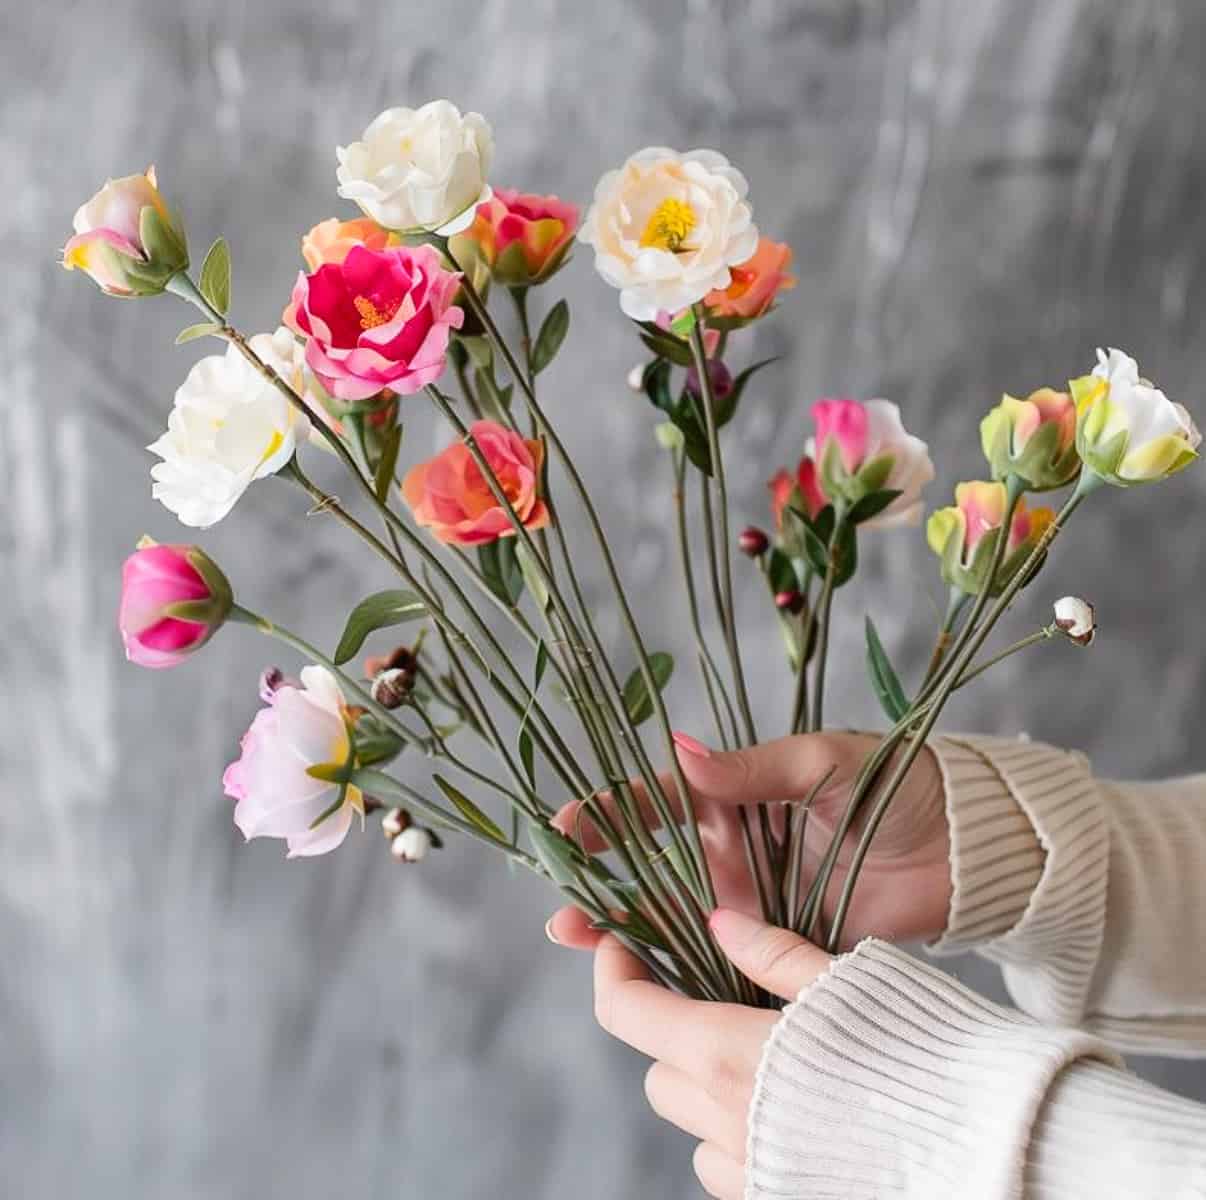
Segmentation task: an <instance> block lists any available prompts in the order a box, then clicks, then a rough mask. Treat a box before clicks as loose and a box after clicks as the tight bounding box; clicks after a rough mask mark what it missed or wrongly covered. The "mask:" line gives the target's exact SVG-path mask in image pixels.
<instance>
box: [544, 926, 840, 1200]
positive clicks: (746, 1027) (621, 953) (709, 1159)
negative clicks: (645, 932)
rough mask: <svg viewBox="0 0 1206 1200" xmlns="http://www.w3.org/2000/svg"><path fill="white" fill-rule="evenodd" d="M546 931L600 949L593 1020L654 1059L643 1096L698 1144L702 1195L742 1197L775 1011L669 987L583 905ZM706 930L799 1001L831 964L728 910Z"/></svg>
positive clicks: (740, 962)
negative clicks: (757, 1086) (692, 996)
mask: <svg viewBox="0 0 1206 1200" xmlns="http://www.w3.org/2000/svg"><path fill="white" fill-rule="evenodd" d="M549 925H550V928H555V929H556V930H557V933H558V934H559V935H563V936H564V937H565V940H566V941H567V942H568V943H569V944H572V945H574V946H576V947H580V948H583V949H585V948H588V947H590V946H593V947H594V949H595V1017H596V1019H597V1020H598V1022H599V1024H600V1025H601V1026H602V1027H603V1028H604V1029H605V1030H607V1032H608V1033H610V1034H611V1035H612V1036H613V1037H617V1038H619V1039H620V1040H621V1041H623V1042H627V1043H628V1044H629V1045H630V1046H632V1047H634V1048H635V1049H637V1050H639V1051H640V1052H641V1053H642V1054H646V1055H648V1056H649V1057H650V1058H652V1059H653V1060H654V1063H653V1066H651V1067H650V1068H649V1072H648V1074H646V1076H645V1095H646V1097H647V1098H648V1100H649V1104H650V1106H651V1107H652V1108H653V1111H654V1112H655V1113H657V1115H658V1116H659V1117H662V1118H663V1119H664V1120H666V1121H669V1122H670V1123H671V1124H673V1125H677V1126H678V1127H679V1129H681V1130H682V1131H683V1132H684V1133H688V1134H690V1135H691V1136H692V1137H694V1138H697V1139H698V1140H699V1146H698V1147H697V1148H696V1151H695V1174H696V1175H697V1176H698V1177H699V1182H700V1183H701V1184H702V1185H703V1188H704V1190H705V1191H706V1192H707V1193H708V1194H709V1195H711V1196H715V1197H717V1198H718V1200H742V1196H743V1195H744V1189H745V1144H746V1119H747V1115H748V1111H749V1105H750V1099H751V1097H752V1096H753V1093H754V1078H755V1076H756V1075H757V1072H758V1064H759V1063H760V1062H761V1060H762V1048H763V1046H764V1045H765V1044H766V1039H767V1038H768V1037H769V1036H770V1031H771V1029H772V1028H773V1027H774V1025H775V1022H776V1021H777V1020H778V1019H779V1017H778V1013H774V1012H769V1011H766V1010H764V1009H757V1008H746V1007H744V1006H743V1005H740V1004H719V1003H715V1002H708V1001H700V1000H688V999H686V998H685V997H683V996H678V995H675V994H674V993H673V992H670V991H667V990H666V989H665V988H664V987H662V986H661V985H659V984H657V983H654V982H653V981H652V979H651V978H650V976H649V974H648V972H647V971H646V970H645V968H644V967H643V966H642V964H641V962H640V961H639V960H638V959H637V958H636V957H635V956H634V955H632V954H630V953H629V952H628V951H627V950H625V949H624V947H623V946H621V945H620V943H619V942H618V941H617V940H616V939H615V938H614V937H612V936H611V935H606V936H604V935H602V934H599V933H597V932H595V931H594V930H592V929H591V928H590V926H589V923H588V919H587V918H586V917H584V916H583V915H582V914H581V913H580V912H579V911H578V910H577V909H572V908H571V909H563V910H561V912H559V913H558V914H557V916H556V917H555V918H554V920H553V921H550V923H549ZM709 925H710V926H711V929H712V934H713V936H714V937H715V939H716V942H717V944H718V945H719V946H720V948H721V950H723V951H724V953H725V954H726V955H727V956H728V957H729V958H730V959H731V960H732V962H733V964H734V965H735V966H736V967H737V968H738V969H739V970H740V971H742V972H743V973H744V974H745V975H748V976H749V978H750V979H752V980H753V981H754V982H755V983H757V984H760V985H761V986H762V987H764V988H765V989H766V990H767V991H769V992H771V993H773V994H774V995H776V996H781V997H782V998H783V999H784V1000H794V999H795V998H796V996H798V995H799V993H800V991H801V990H802V989H803V988H805V987H807V986H808V985H809V984H810V983H812V982H813V981H814V980H815V979H816V978H817V977H818V976H819V975H821V974H822V973H823V972H824V971H825V969H826V967H827V966H828V964H829V962H830V957H829V955H827V954H826V953H825V952H824V951H822V950H818V949H817V948H816V947H815V946H813V945H812V944H811V943H810V942H806V941H804V939H803V938H799V937H797V936H796V935H795V934H794V933H790V932H788V931H787V930H785V929H776V928H774V927H773V926H770V925H765V924H763V923H762V922H761V921H758V920H755V919H754V918H753V917H748V916H746V915H745V914H743V913H739V912H734V911H733V910H731V909H723V908H722V909H717V911H716V912H715V913H713V914H712V918H711V920H710V922H709ZM551 936H553V935H552V934H550V937H551ZM558 940H559V941H560V940H561V937H560V936H559V937H558Z"/></svg>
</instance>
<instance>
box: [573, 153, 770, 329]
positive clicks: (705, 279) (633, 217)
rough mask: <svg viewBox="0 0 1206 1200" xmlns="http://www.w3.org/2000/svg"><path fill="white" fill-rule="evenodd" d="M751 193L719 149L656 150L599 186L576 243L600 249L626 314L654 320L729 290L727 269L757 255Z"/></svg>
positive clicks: (598, 258)
mask: <svg viewBox="0 0 1206 1200" xmlns="http://www.w3.org/2000/svg"><path fill="white" fill-rule="evenodd" d="M747 190H748V188H747V185H746V182H745V177H744V176H743V175H742V174H741V172H740V171H738V170H737V169H736V168H735V167H733V166H730V164H729V160H728V159H727V158H725V157H724V155H723V154H718V153H717V152H716V151H715V150H691V151H689V152H688V153H686V154H679V153H678V152H677V151H675V150H667V149H666V148H665V147H661V146H651V147H649V148H648V149H646V150H641V151H639V152H638V153H636V154H634V155H633V156H632V157H631V158H630V159H629V160H628V161H627V162H626V163H625V164H624V165H623V166H622V167H620V169H619V170H617V171H608V172H607V174H606V175H604V176H603V178H602V179H600V180H599V182H598V184H597V186H596V187H595V198H594V203H592V204H591V206H590V210H589V211H588V212H587V214H586V219H585V221H584V222H583V223H582V230H581V232H580V233H579V234H578V240H579V241H580V242H584V243H586V244H587V245H588V246H593V247H594V248H595V269H596V270H597V271H598V272H599V274H600V275H602V276H603V278H604V279H605V280H607V282H608V283H610V284H611V285H612V286H613V287H617V288H619V289H620V307H621V309H623V311H624V313H625V314H626V315H627V316H629V317H631V318H632V319H633V320H635V321H652V320H654V319H656V317H657V315H658V313H659V312H671V313H674V312H678V311H679V310H680V309H683V308H686V307H687V306H688V305H691V304H694V303H695V302H696V301H697V300H702V299H703V298H704V296H706V295H707V294H708V292H710V291H712V290H713V289H714V288H725V287H728V285H729V283H730V282H731V276H730V274H729V268H730V267H731V266H734V265H736V264H737V263H741V262H745V260H746V259H748V258H749V257H750V256H751V255H752V254H753V253H754V251H755V249H757V246H758V229H757V227H756V226H755V225H754V221H753V215H752V213H751V211H750V206H749V204H747V203H746V201H745V194H746V191H747Z"/></svg>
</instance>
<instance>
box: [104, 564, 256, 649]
mask: <svg viewBox="0 0 1206 1200" xmlns="http://www.w3.org/2000/svg"><path fill="white" fill-rule="evenodd" d="M232 603H233V599H232V596H231V591H230V584H229V583H228V582H227V580H226V576H225V575H223V574H222V572H221V571H220V570H219V569H218V567H217V566H216V565H215V563H214V562H213V560H212V559H211V558H210V557H209V556H208V555H207V554H205V552H204V551H202V550H199V549H198V548H197V547H196V546H160V545H156V544H154V543H152V544H150V545H146V546H142V547H140V548H139V549H138V550H136V551H135V552H134V553H133V554H131V555H130V557H129V558H127V559H126V561H125V565H124V566H123V567H122V571H121V607H120V609H119V611H118V616H117V624H118V628H119V629H120V630H121V639H122V642H123V644H124V645H125V648H126V657H127V658H128V659H129V660H130V661H131V662H132V663H137V664H138V665H139V666H140V667H151V668H156V669H157V668H161V667H174V666H175V665H176V664H177V663H180V662H183V661H184V660H185V659H186V658H187V657H188V656H189V655H190V654H192V653H193V651H194V650H199V649H200V648H201V647H202V646H204V645H205V643H206V642H208V641H209V639H210V638H211V637H213V635H214V634H215V633H216V632H217V631H218V629H219V627H220V626H221V625H222V623H223V622H224V621H225V620H226V617H227V615H228V614H229V612H230V607H231V604H232Z"/></svg>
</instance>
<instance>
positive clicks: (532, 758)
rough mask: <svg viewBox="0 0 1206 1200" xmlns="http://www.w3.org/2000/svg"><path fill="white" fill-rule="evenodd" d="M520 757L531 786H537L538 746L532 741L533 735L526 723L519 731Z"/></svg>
mask: <svg viewBox="0 0 1206 1200" xmlns="http://www.w3.org/2000/svg"><path fill="white" fill-rule="evenodd" d="M519 759H520V761H521V762H522V763H523V771H524V774H525V775H526V776H527V777H528V784H529V786H531V787H535V786H536V747H535V745H534V744H533V742H532V735H531V734H530V733H529V732H528V728H527V726H526V725H525V726H524V727H523V728H522V729H521V730H520V731H519Z"/></svg>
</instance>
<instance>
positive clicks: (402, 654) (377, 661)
mask: <svg viewBox="0 0 1206 1200" xmlns="http://www.w3.org/2000/svg"><path fill="white" fill-rule="evenodd" d="M418 666H419V655H418V653H417V648H416V650H412V649H411V648H410V647H409V646H398V647H397V648H396V649H394V650H391V651H390V652H389V653H388V654H370V655H369V656H368V658H366V659H365V660H364V677H365V679H375V678H376V677H377V676H378V675H380V674H381V672H382V671H392V670H394V669H395V668H399V669H401V670H403V671H410V672H411V673H412V674H413V673H414V671H416V670H417V669H418Z"/></svg>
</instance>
